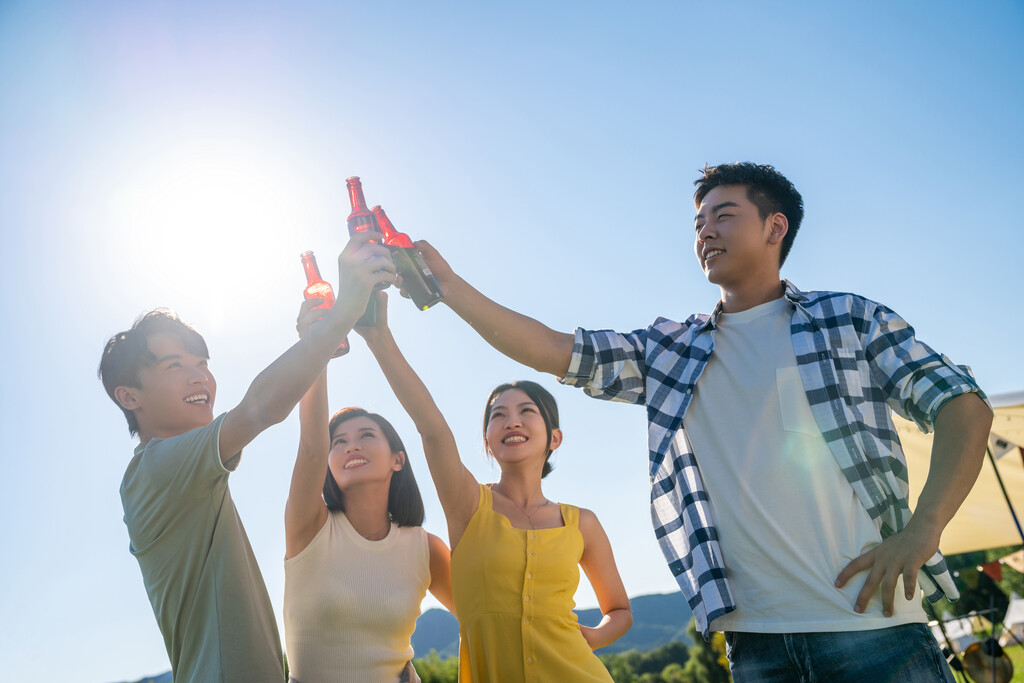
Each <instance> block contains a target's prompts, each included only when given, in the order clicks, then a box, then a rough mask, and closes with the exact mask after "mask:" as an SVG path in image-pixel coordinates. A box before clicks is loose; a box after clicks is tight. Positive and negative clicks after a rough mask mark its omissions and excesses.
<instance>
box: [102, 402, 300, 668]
mask: <svg viewBox="0 0 1024 683" xmlns="http://www.w3.org/2000/svg"><path fill="white" fill-rule="evenodd" d="M223 420H224V415H220V416H219V417H217V419H215V420H214V421H213V422H211V423H210V424H208V425H207V426H205V427H201V428H200V429H194V430H192V431H190V432H186V433H185V434H181V435H179V436H175V437H172V438H169V439H151V440H150V441H149V442H148V443H146V444H144V445H143V444H140V445H139V446H138V447H137V448H136V449H135V457H134V458H132V461H131V463H129V465H128V469H127V470H126V471H125V474H124V479H123V480H122V482H121V503H122V505H123V506H124V523H125V525H126V526H127V527H128V537H129V540H130V541H131V544H130V547H129V550H130V551H131V553H132V555H134V556H135V558H136V559H137V560H138V561H139V568H140V569H141V570H142V580H143V583H145V585H146V591H147V592H148V593H149V601H150V603H152V605H153V612H154V613H155V615H156V620H157V623H158V624H159V625H160V632H161V633H163V636H164V644H165V646H166V647H167V655H168V657H170V660H171V668H172V671H173V676H174V681H175V683H193V682H194V683H211V682H215V683H264V682H265V683H281V682H282V681H283V680H284V664H283V659H282V655H281V639H280V637H279V636H278V632H277V620H276V619H275V618H274V611H273V608H272V606H271V604H270V596H269V595H268V593H267V587H266V584H264V582H263V575H262V574H261V573H260V569H259V566H258V565H257V564H256V557H255V555H254V554H253V552H252V546H250V545H249V539H248V537H247V536H246V534H245V529H244V528H243V527H242V521H241V520H240V519H239V518H238V511H237V510H236V509H235V504H234V502H233V501H232V500H231V492H230V491H229V489H228V475H229V473H230V472H231V471H233V470H234V469H235V468H236V467H237V466H238V462H239V460H240V459H241V457H242V454H241V452H239V453H237V454H236V455H235V456H234V457H233V458H231V460H230V461H228V463H227V467H225V466H224V465H223V464H221V460H220V452H219V447H218V440H219V435H220V426H221V423H222V422H223Z"/></svg>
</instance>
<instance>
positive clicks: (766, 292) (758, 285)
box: [719, 271, 786, 313]
mask: <svg viewBox="0 0 1024 683" xmlns="http://www.w3.org/2000/svg"><path fill="white" fill-rule="evenodd" d="M719 290H720V291H721V292H722V310H723V311H725V312H726V313H739V312H740V311H745V310H747V309H750V308H753V307H754V306H760V305H761V304H766V303H768V302H769V301H774V300H775V299H778V298H779V297H780V296H782V295H783V294H785V292H786V286H785V284H783V283H782V282H781V281H780V280H779V273H778V271H775V272H774V273H772V274H771V275H766V276H764V277H758V278H747V279H745V280H744V281H743V282H741V283H737V284H730V285H720V286H719Z"/></svg>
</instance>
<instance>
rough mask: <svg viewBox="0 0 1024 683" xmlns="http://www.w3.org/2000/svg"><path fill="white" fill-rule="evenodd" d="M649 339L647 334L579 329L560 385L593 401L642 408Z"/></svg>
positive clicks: (640, 331)
mask: <svg viewBox="0 0 1024 683" xmlns="http://www.w3.org/2000/svg"><path fill="white" fill-rule="evenodd" d="M646 336H647V330H636V331H634V332H630V333H628V334H622V333H619V332H614V331H612V330H597V331H590V330H584V329H583V328H578V329H577V330H576V333H575V337H574V342H573V349H572V358H571V360H570V361H569V370H568V372H566V375H565V377H563V378H561V379H560V380H559V381H560V382H561V383H562V384H565V385H567V386H574V387H579V388H581V389H583V391H584V393H586V394H587V395H588V396H591V397H593V398H600V399H604V400H607V401H621V402H624V403H636V404H643V403H644V400H645V399H646V395H645V390H644V381H645V377H646V374H647V372H646V364H645V359H644V347H645V339H646Z"/></svg>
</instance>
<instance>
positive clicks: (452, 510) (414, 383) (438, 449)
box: [356, 292, 480, 550]
mask: <svg viewBox="0 0 1024 683" xmlns="http://www.w3.org/2000/svg"><path fill="white" fill-rule="evenodd" d="M376 296H377V324H376V325H374V326H373V327H368V328H367V327H359V328H357V329H356V331H357V332H358V333H359V334H361V335H362V336H363V337H364V338H365V339H366V344H367V346H369V347H370V351H371V352H373V356H374V358H376V359H377V362H378V363H379V364H380V368H381V370H383V371H384V376H385V377H386V378H387V380H388V384H390V385H391V389H392V390H393V391H394V392H395V396H397V397H398V401H399V402H400V403H401V404H402V407H403V408H405V412H406V413H408V414H409V417H410V418H412V421H413V424H415V425H416V430H417V431H418V432H419V433H420V439H421V440H422V441H423V454H424V456H425V457H426V459H427V466H428V467H429V468H430V476H431V477H432V478H433V480H434V487H435V488H436V489H437V497H438V498H439V499H440V501H441V507H443V508H444V514H445V518H446V519H447V520H448V540H449V542H450V543H451V546H452V550H454V549H455V546H456V545H457V544H458V542H459V539H460V538H462V533H463V532H464V531H465V530H466V525H467V524H469V519H470V518H471V517H472V516H473V513H474V512H476V508H477V504H478V503H479V500H480V488H479V485H478V484H477V481H476V479H475V478H474V477H473V475H472V473H470V471H469V470H468V469H466V466H465V465H463V464H462V460H461V459H460V458H459V451H458V447H457V446H456V444H455V436H454V435H453V434H452V430H451V428H450V427H449V426H448V422H447V421H446V420H445V419H444V415H442V414H441V411H440V410H439V409H438V407H437V404H436V403H434V399H433V397H432V396H431V395H430V392H429V391H428V390H427V387H426V385H425V384H423V381H422V380H421V379H420V378H419V375H417V374H416V371H415V370H413V369H412V366H411V365H409V362H408V361H407V360H406V359H405V356H404V355H402V352H401V350H400V349H399V348H398V344H397V343H396V342H395V338H394V336H393V335H392V334H391V329H390V328H389V327H388V323H387V294H386V293H384V292H378V293H377V294H376Z"/></svg>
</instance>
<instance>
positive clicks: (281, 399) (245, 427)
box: [220, 234, 396, 462]
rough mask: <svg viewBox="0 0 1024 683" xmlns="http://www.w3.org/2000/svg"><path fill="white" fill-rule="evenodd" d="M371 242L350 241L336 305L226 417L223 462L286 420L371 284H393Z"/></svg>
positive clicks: (386, 260)
mask: <svg viewBox="0 0 1024 683" xmlns="http://www.w3.org/2000/svg"><path fill="white" fill-rule="evenodd" d="M371 237H372V236H371V235H369V234H360V235H357V236H356V237H353V238H352V239H351V240H350V241H349V243H348V244H347V245H346V246H345V249H344V251H342V252H341V255H340V256H339V257H338V268H339V271H340V275H341V278H340V280H341V281H340V285H339V287H338V298H337V301H336V302H335V304H334V306H333V307H332V308H331V309H330V310H329V311H327V312H326V313H325V314H324V317H323V319H322V320H321V321H320V322H319V323H318V324H316V325H314V326H313V327H312V329H310V331H309V334H307V335H305V336H304V337H303V338H302V339H300V340H299V341H298V342H297V343H296V344H294V345H293V346H292V347H291V348H290V349H288V350H287V351H285V352H284V353H283V354H282V355H281V356H279V357H278V359H277V360H275V361H274V362H273V363H271V364H270V365H269V366H268V367H267V368H266V369H265V370H263V372H261V373H260V374H259V375H257V377H256V379H254V380H253V382H252V384H251V385H250V386H249V390H248V391H247V392H246V393H245V396H244V397H242V401H241V403H239V404H238V405H237V406H236V407H235V408H233V409H231V410H230V411H229V412H228V414H227V415H226V416H225V417H224V421H223V423H222V425H221V429H220V454H221V460H222V461H223V462H227V461H228V460H230V459H231V458H233V457H234V456H235V454H237V453H238V452H239V451H240V450H242V448H243V447H244V446H245V445H246V444H248V443H249V442H250V441H252V440H253V439H254V438H256V436H257V435H258V434H259V433H260V432H262V431H263V430H264V429H266V428H267V427H269V426H271V425H274V424H277V423H278V422H281V421H282V420H284V419H285V418H286V417H288V414H289V413H290V412H291V411H292V408H294V407H295V404H296V403H298V401H299V399H300V398H302V395H303V394H305V393H306V390H307V389H309V387H310V385H312V384H313V380H315V379H316V377H317V375H319V374H320V372H321V371H322V370H323V369H324V367H325V366H326V365H327V361H328V360H330V358H331V355H332V354H333V353H334V351H335V350H336V349H337V348H338V344H340V343H341V341H342V340H343V339H344V338H345V335H346V334H348V332H349V330H351V329H352V326H353V325H354V324H355V321H356V320H357V319H358V318H359V316H360V315H362V313H363V311H364V310H365V309H366V303H367V301H369V297H370V293H371V292H372V291H373V286H374V284H375V283H377V282H391V283H394V282H395V281H396V277H395V266H394V263H392V261H391V255H390V253H389V252H388V249H387V247H384V246H382V245H377V244H370V243H369V240H370V239H371Z"/></svg>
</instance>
